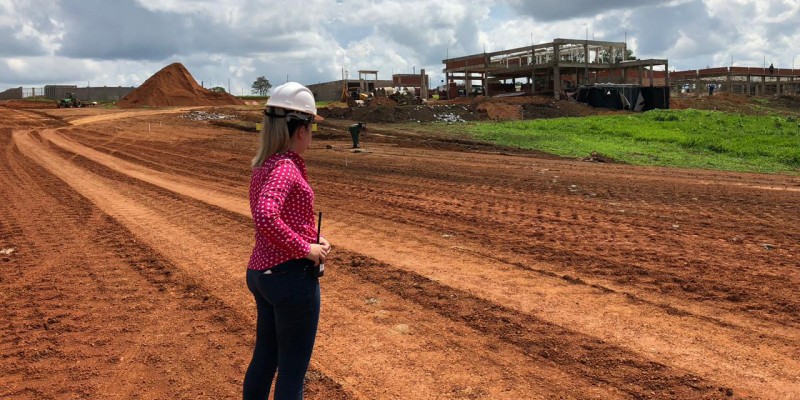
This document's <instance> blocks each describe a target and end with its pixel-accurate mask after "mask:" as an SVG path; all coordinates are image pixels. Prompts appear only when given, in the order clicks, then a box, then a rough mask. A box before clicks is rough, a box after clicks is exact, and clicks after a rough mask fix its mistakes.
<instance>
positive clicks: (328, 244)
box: [319, 236, 331, 252]
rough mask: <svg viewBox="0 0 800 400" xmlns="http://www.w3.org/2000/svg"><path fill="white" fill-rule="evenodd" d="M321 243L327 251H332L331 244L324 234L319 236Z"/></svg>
mask: <svg viewBox="0 0 800 400" xmlns="http://www.w3.org/2000/svg"><path fill="white" fill-rule="evenodd" d="M319 244H321V245H322V247H324V248H325V251H327V252H330V251H331V244H330V243H328V240H326V239H325V238H324V237H322V236H320V237H319Z"/></svg>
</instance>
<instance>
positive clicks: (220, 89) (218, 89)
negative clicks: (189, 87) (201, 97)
mask: <svg viewBox="0 0 800 400" xmlns="http://www.w3.org/2000/svg"><path fill="white" fill-rule="evenodd" d="M208 90H210V91H212V92H217V93H227V90H225V88H224V87H222V86H214V87H212V88H211V89H208Z"/></svg>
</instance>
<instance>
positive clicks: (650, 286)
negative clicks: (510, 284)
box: [140, 150, 800, 321]
mask: <svg viewBox="0 0 800 400" xmlns="http://www.w3.org/2000/svg"><path fill="white" fill-rule="evenodd" d="M198 151H199V150H198ZM140 154H141V152H140ZM144 154H146V153H144ZM202 169H203V170H204V172H202V173H200V172H199V173H197V174H196V175H201V176H202V175H204V174H206V173H207V172H205V170H214V169H216V170H220V169H223V170H225V169H226V168H224V167H221V166H220V165H219V164H217V165H212V166H210V167H208V168H202ZM217 175H219V173H217ZM381 176H384V175H381ZM226 178H227V177H226ZM397 179H398V177H397V176H396V174H395V175H393V176H391V175H386V176H385V177H384V178H383V179H382V180H386V181H387V182H382V181H374V177H373V178H372V179H370V178H367V179H363V178H361V180H365V181H366V182H359V183H361V184H360V185H359V186H357V187H356V186H355V185H354V186H353V188H351V189H352V190H356V189H355V188H357V189H361V190H360V191H361V192H366V190H363V189H364V188H365V187H372V186H376V187H391V186H393V184H390V183H389V182H394V184H396V183H397ZM459 179H461V177H459ZM459 179H442V180H439V181H438V182H437V184H441V183H443V182H444V181H447V180H459ZM324 183H325V184H324V185H320V187H322V188H327V186H328V183H329V182H328V181H325V182H324ZM740 184H741V183H740ZM339 185H341V183H339ZM331 186H336V183H335V182H334V183H332V184H331ZM403 186H404V188H403V189H404V192H407V191H408V187H409V184H408V183H404V185H403ZM419 186H423V184H420V185H419ZM424 186H427V187H430V186H432V185H430V184H429V182H426V183H425V184H424ZM453 186H455V185H453ZM562 186H566V185H562ZM370 190H371V189H370ZM428 190H430V189H428ZM570 190H572V189H570ZM339 192H343V191H342V190H339ZM378 195H380V196H382V197H380V198H382V199H398V198H402V197H407V196H399V195H398V193H397V192H390V193H379V194H376V195H375V196H378ZM489 195H491V194H489ZM508 195H510V197H509V196H506V197H508V198H506V199H505V204H510V203H516V204H524V203H525V201H524V200H525V199H524V196H525V193H524V191H519V190H509V193H508ZM517 196H520V197H519V201H516V202H512V201H510V200H511V199H514V198H517ZM367 199H369V197H368V198H367ZM540 199H541V197H540ZM407 200H408V202H412V203H411V206H416V207H419V204H426V202H424V201H419V200H420V199H410V198H409V199H407ZM434 200H435V199H434ZM433 203H434V204H435V202H433ZM381 204H383V206H384V207H382V208H389V207H392V206H393V204H384V203H381ZM481 204H484V205H486V207H485V208H484V209H480V210H483V211H486V213H483V215H487V214H488V215H491V213H490V212H491V211H492V210H494V207H495V205H488V204H486V203H485V202H484V203H481ZM394 206H395V208H397V207H396V205H394ZM550 206H551V207H547V208H550V209H558V208H560V207H561V206H563V203H562V204H551V205H550ZM570 206H571V208H572V209H573V210H578V211H577V212H575V213H573V218H574V217H575V216H577V215H578V214H580V215H581V217H587V216H586V214H587V209H588V210H593V208H587V207H586V206H582V205H580V203H572V204H571V205H570ZM645 206H647V205H646V204H645ZM663 207H664V205H663V204H654V205H653V209H652V210H653V211H648V214H642V212H641V211H639V212H636V213H632V212H628V213H624V214H620V215H619V216H618V217H614V218H615V219H618V220H620V219H621V220H620V221H618V222H620V223H619V224H618V226H617V228H615V230H616V231H620V230H621V231H623V232H624V230H625V229H627V230H628V233H626V234H624V235H625V236H626V238H625V239H623V240H629V241H631V240H632V241H633V242H632V243H631V244H632V245H638V243H637V242H641V240H640V239H631V238H636V237H658V240H659V241H662V242H663V241H664V240H665V239H667V240H672V239H670V237H665V236H663V234H662V233H661V232H662V231H663V229H664V228H663V226H674V225H673V223H674V222H673V221H675V220H679V221H681V222H680V224H681V226H684V224H685V223H686V224H690V222H689V221H687V222H683V221H682V220H683V219H684V218H681V217H677V218H671V217H669V216H664V217H657V218H658V219H660V220H662V221H660V222H661V225H653V224H647V221H649V220H650V218H646V217H650V216H653V215H655V216H658V215H659V212H656V210H657V209H658V208H662V209H663ZM439 208H441V206H440V207H439ZM626 208H634V209H637V208H641V207H637V206H635V205H633V204H629V205H628V206H626ZM480 210H478V211H480ZM417 211H419V210H417ZM423 211H424V212H421V214H423V215H430V213H429V212H428V210H423ZM522 211H523V210H521V209H513V210H512V209H509V210H505V211H504V212H503V214H505V215H508V214H510V215H521V216H523V217H524V216H525V215H526V214H527V213H525V212H522ZM539 211H541V208H539ZM433 212H434V214H437V215H438V213H437V210H433ZM589 212H590V211H589ZM603 214H607V211H601V212H597V215H598V216H600V219H602V215H603ZM467 215H468V216H469V215H471V214H467ZM528 215H529V214H528ZM448 217H451V218H452V217H453V216H452V215H448ZM543 217H544V219H542V218H543ZM588 218H592V219H596V218H597V217H596V216H595V215H590V216H588ZM526 219H530V218H526ZM670 220H672V221H670ZM533 221H534V222H531V223H529V224H528V225H520V228H522V229H521V231H523V232H531V231H533V232H536V231H539V232H542V231H545V230H546V231H547V233H548V237H549V238H551V239H552V238H553V237H556V238H558V237H561V238H562V239H561V240H559V242H562V243H569V238H571V237H574V236H575V232H574V230H572V229H568V230H565V229H564V227H570V226H574V225H576V224H575V222H576V221H573V220H570V219H569V218H568V217H567V216H563V217H561V216H551V217H549V220H548V216H547V215H544V216H542V215H536V218H535V219H533ZM758 221H760V222H759V223H758V224H757V223H756V221H755V220H754V221H746V222H745V224H746V226H748V227H751V229H752V227H753V226H759V225H761V223H763V219H758ZM496 222H498V223H500V225H499V226H501V227H506V226H509V225H511V224H508V223H502V222H504V220H502V219H497V221H496ZM548 222H549V223H550V224H549V225H547V223H548ZM642 222H644V223H645V225H642ZM542 226H544V227H545V229H542ZM578 226H582V224H580V223H579V224H578ZM643 229H644V230H645V231H642V230H643ZM670 229H673V230H674V229H676V228H670ZM716 229H718V230H719V229H725V230H727V231H732V230H733V231H735V230H734V229H732V227H731V226H721V225H720V224H719V223H717V227H716ZM682 230H683V229H682ZM773 230H774V228H773ZM559 232H561V233H560V236H558V235H559ZM619 233H621V234H623V233H622V232H619ZM676 233H677V231H676ZM554 234H555V235H554ZM705 236H706V235H702V236H701V237H705ZM707 236H708V237H713V236H714V235H707ZM695 237H696V235H695ZM799 237H800V236H799ZM677 239H678V238H676V239H675V240H673V242H674V243H671V244H669V243H668V244H667V246H666V248H670V247H672V248H674V249H675V250H674V251H672V252H671V253H670V254H665V253H664V252H663V251H661V252H650V251H643V250H641V249H640V250H638V251H636V252H635V253H633V254H635V255H636V259H632V260H627V261H622V262H620V261H619V260H617V259H618V258H620V257H623V258H629V257H630V256H629V254H631V253H630V252H628V253H627V254H626V253H625V252H621V251H624V250H625V249H626V248H625V247H624V246H610V244H611V243H614V244H616V243H618V242H619V241H620V238H617V237H614V238H610V239H609V240H602V241H600V242H606V243H608V244H609V245H606V244H603V245H601V244H600V243H598V242H595V244H594V245H593V248H589V249H573V250H567V252H568V256H567V257H568V258H569V259H570V260H571V261H570V264H578V265H580V266H581V269H580V270H579V271H576V272H580V273H581V274H586V273H591V274H593V275H598V274H599V275H601V276H602V275H608V273H609V271H612V272H613V273H614V274H615V275H616V277H614V278H613V279H614V280H615V281H617V283H618V284H627V285H629V284H632V283H635V284H637V285H638V286H640V287H642V286H644V287H645V288H646V290H648V291H657V292H663V293H664V294H669V293H672V292H675V293H676V294H677V295H679V297H680V298H687V297H688V298H694V299H696V300H697V301H700V302H704V301H707V300H708V298H709V297H710V298H715V299H719V300H722V301H724V302H725V303H727V304H728V308H729V309H731V310H740V311H741V310H744V311H746V312H748V313H752V312H757V313H759V315H762V316H763V317H765V318H772V319H776V320H778V321H783V320H785V319H784V318H783V317H782V316H780V315H781V314H782V313H784V312H789V313H793V314H795V315H798V317H800V312H797V311H798V310H797V309H798V306H799V305H798V304H796V303H793V302H792V301H791V300H789V301H788V302H787V299H792V298H793V296H791V293H792V292H793V287H794V286H793V285H792V284H791V283H790V281H786V280H785V279H780V278H779V279H777V280H774V281H773V282H769V283H763V284H762V285H761V286H754V285H753V284H752V282H759V281H763V280H764V279H763V278H764V276H763V274H762V275H761V276H756V278H759V279H745V277H751V278H752V277H753V276H752V275H747V274H745V275H744V276H742V274H741V273H737V274H735V275H729V276H727V277H726V279H725V280H724V281H730V282H736V285H735V286H734V285H725V284H724V283H721V282H720V281H721V280H720V279H718V278H719V277H718V275H717V274H711V275H709V274H708V273H707V272H706V271H708V270H713V269H716V268H717V267H716V266H714V265H708V266H706V264H698V263H696V262H692V260H690V259H687V258H686V257H685V254H687V253H689V254H692V253H697V252H703V251H704V250H705V249H706V248H708V247H709V246H717V241H716V239H715V240H713V241H709V242H698V241H697V240H694V238H689V237H684V238H683V239H680V240H677ZM690 239H691V240H690ZM557 240H558V239H557ZM732 240H734V241H735V240H741V239H740V238H739V236H736V237H734V238H733V239H732ZM754 240H756V239H754ZM772 242H773V246H774V245H776V244H774V241H772ZM789 243H794V241H792V238H791V237H786V238H784V243H778V244H777V246H778V247H779V248H787V249H790V248H791V246H792V245H790V244H789ZM521 245H522V244H521V243H515V244H514V246H512V247H514V248H520V247H524V246H521ZM660 245H661V246H662V248H665V247H664V243H662V244H660ZM752 247H753V246H748V247H747V248H743V247H742V246H728V248H727V249H725V250H724V252H725V253H728V254H734V257H735V258H737V259H744V257H745V256H746V255H747V253H744V254H737V252H739V253H740V252H741V251H746V252H751V251H752ZM587 250H588V251H587ZM782 251H783V250H782ZM785 251H790V250H785ZM535 253H536V254H534V255H533V256H539V255H543V254H549V257H550V258H547V256H545V257H544V258H543V260H545V261H548V262H558V261H560V260H563V259H564V258H565V250H564V249H560V250H558V251H556V252H553V251H552V248H551V247H550V245H549V244H547V243H544V244H543V245H542V246H539V247H538V248H536V249H535ZM642 262H657V263H660V264H662V265H663V264H666V265H675V266H681V269H685V268H687V267H690V268H695V273H694V275H693V276H692V278H691V279H688V280H687V279H685V278H683V277H682V276H680V275H675V274H674V273H672V272H666V271H662V269H661V268H658V269H643V268H641V267H639V266H638V265H639V264H640V263H642ZM695 266H699V267H700V268H697V267H695ZM785 266H790V265H789V264H786V265H785ZM627 271H630V272H627ZM745 271H747V269H745ZM740 272H741V270H740ZM756 273H757V271H756ZM704 275H705V276H706V277H707V278H704V279H702V280H700V281H698V280H697V276H700V277H702V276H704ZM767 277H768V276H767ZM764 287H769V288H770V290H769V291H767V292H766V293H767V294H768V295H773V296H774V295H775V294H778V293H789V295H784V296H781V297H778V298H777V299H775V300H774V301H769V302H761V303H758V302H754V301H753V298H752V297H753V296H751V295H750V294H751V293H761V292H764V291H763V290H762V289H763V288H764ZM776 288H782V289H781V290H777V291H776V290H775V289H776ZM760 295H763V294H760Z"/></svg>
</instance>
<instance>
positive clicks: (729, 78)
mask: <svg viewBox="0 0 800 400" xmlns="http://www.w3.org/2000/svg"><path fill="white" fill-rule="evenodd" d="M726 79H727V80H726V83H725V85H726V86H727V89H728V93H733V84H732V78H731V70H730V68H728V76H727V78H726Z"/></svg>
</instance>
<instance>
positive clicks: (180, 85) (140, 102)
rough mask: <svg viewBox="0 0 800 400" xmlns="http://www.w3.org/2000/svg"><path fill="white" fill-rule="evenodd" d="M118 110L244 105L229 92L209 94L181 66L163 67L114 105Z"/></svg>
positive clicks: (178, 64)
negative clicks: (121, 108)
mask: <svg viewBox="0 0 800 400" xmlns="http://www.w3.org/2000/svg"><path fill="white" fill-rule="evenodd" d="M117 105H118V106H119V107H123V108H130V107H169V106H226V105H244V101H242V100H239V99H237V98H236V97H233V96H231V95H230V94H228V93H217V92H212V91H210V90H208V89H204V88H203V87H201V86H200V85H198V84H197V81H195V80H194V78H193V77H192V74H190V73H189V71H188V70H187V69H186V67H184V66H183V64H181V63H173V64H170V65H167V66H166V67H164V68H162V69H161V71H158V72H156V73H155V75H153V76H151V77H150V78H149V79H147V80H146V81H145V82H144V83H143V84H142V86H139V87H138V88H136V90H134V91H132V92H130V93H128V95H127V96H125V97H123V98H122V100H120V101H118V102H117Z"/></svg>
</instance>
